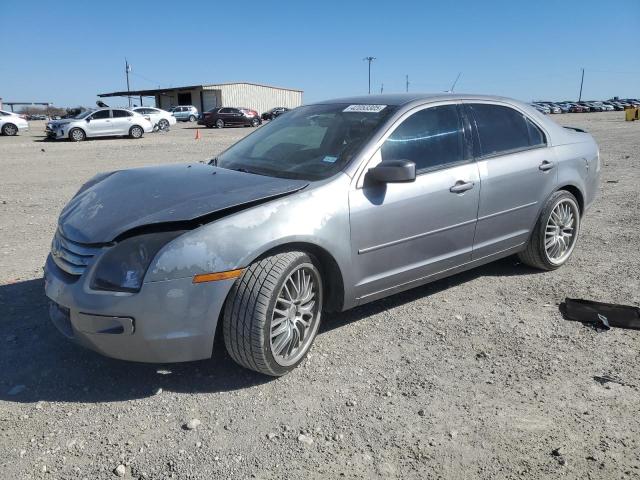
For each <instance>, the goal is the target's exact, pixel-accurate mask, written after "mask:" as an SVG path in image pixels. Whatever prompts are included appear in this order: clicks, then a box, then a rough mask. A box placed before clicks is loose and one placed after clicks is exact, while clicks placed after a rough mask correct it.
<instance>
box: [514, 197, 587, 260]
mask: <svg viewBox="0 0 640 480" xmlns="http://www.w3.org/2000/svg"><path fill="white" fill-rule="evenodd" d="M579 234H580V207H579V205H578V201H577V200H576V197H574V196H573V195H572V194H571V193H569V192H567V191H565V190H559V191H557V192H555V193H554V194H553V195H551V198H549V200H547V203H546V204H545V206H544V208H543V209H542V212H541V213H540V217H539V218H538V221H537V223H536V226H535V228H534V231H533V233H532V234H531V237H530V238H529V242H528V243H527V246H526V248H525V250H523V251H522V252H520V253H519V254H518V256H519V257H520V260H521V261H522V262H523V263H526V264H527V265H529V266H532V267H535V268H539V269H542V270H555V269H556V268H560V267H561V266H562V265H564V264H565V263H566V262H567V260H569V257H571V254H572V253H573V249H574V248H575V246H576V243H577V241H578V235H579Z"/></svg>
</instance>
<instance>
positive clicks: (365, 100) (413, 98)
mask: <svg viewBox="0 0 640 480" xmlns="http://www.w3.org/2000/svg"><path fill="white" fill-rule="evenodd" d="M447 100H448V101H451V100H492V101H499V102H508V103H513V102H517V103H522V102H520V101H518V100H514V99H512V98H507V97H501V96H496V95H476V94H471V93H446V92H445V93H389V94H387V93H385V94H376V95H360V96H354V97H344V98H336V99H331V100H324V101H321V102H315V104H317V105H322V104H331V103H349V104H351V103H353V104H362V105H395V106H398V107H401V106H404V105H408V104H410V103H420V102H422V101H429V102H438V101H447Z"/></svg>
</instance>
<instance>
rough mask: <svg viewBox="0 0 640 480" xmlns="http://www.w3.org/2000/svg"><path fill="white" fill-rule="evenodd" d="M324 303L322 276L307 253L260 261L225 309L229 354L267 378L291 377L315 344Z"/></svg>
mask: <svg viewBox="0 0 640 480" xmlns="http://www.w3.org/2000/svg"><path fill="white" fill-rule="evenodd" d="M322 300H323V291H322V278H321V276H320V271H319V270H318V268H317V267H316V265H315V262H314V259H313V258H312V257H310V256H309V255H308V254H306V253H304V252H297V251H294V252H285V253H279V254H276V255H273V256H270V257H266V258H263V259H261V260H259V261H256V262H255V263H253V264H252V265H250V266H249V267H248V268H247V269H246V271H245V272H244V273H243V275H242V276H241V277H240V278H239V279H238V280H237V281H236V283H235V284H234V285H233V288H232V289H231V292H230V294H229V297H228V298H227V301H226V304H225V309H224V315H223V330H224V341H225V345H226V347H227V351H228V352H229V355H231V358H233V359H234V360H235V361H236V362H237V363H239V364H240V365H242V366H244V367H246V368H249V369H251V370H255V371H257V372H260V373H263V374H265V375H271V376H276V377H277V376H281V375H284V374H286V373H288V372H290V371H291V370H293V369H294V368H296V367H297V366H298V365H299V364H300V363H301V362H302V361H303V360H304V358H305V357H306V355H307V353H308V352H309V349H310V348H311V345H312V344H313V340H314V339H315V336H316V334H317V332H318V327H319V325H320V316H321V312H322Z"/></svg>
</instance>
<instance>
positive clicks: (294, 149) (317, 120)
mask: <svg viewBox="0 0 640 480" xmlns="http://www.w3.org/2000/svg"><path fill="white" fill-rule="evenodd" d="M395 110H396V107H394V106H390V105H350V104H342V103H340V104H328V105H308V106H303V107H299V108H297V109H295V110H292V111H290V112H288V113H287V114H286V115H283V116H282V117H279V118H278V119H277V120H275V121H273V122H270V123H269V124H267V125H265V126H263V127H261V128H260V129H258V130H257V131H256V132H255V133H253V134H251V135H249V136H248V137H246V138H244V139H243V140H240V141H239V142H238V143H236V144H235V145H233V146H231V147H230V148H229V149H228V150H226V151H225V152H223V153H222V154H221V155H219V156H218V158H217V159H215V160H214V161H213V162H212V163H213V164H215V165H217V166H219V167H222V168H227V169H231V170H239V171H244V172H249V173H257V174H259V175H267V176H272V177H282V178H296V179H305V180H321V179H323V178H328V177H330V176H332V175H334V174H335V173H337V172H338V171H340V170H342V168H343V167H344V166H345V165H347V164H348V163H349V162H350V161H351V159H352V158H353V157H354V155H355V154H356V153H358V151H359V150H360V148H362V146H363V145H364V144H365V142H366V141H367V140H369V139H370V138H371V136H372V135H373V133H374V132H375V131H376V130H377V129H378V127H379V126H380V125H381V124H382V123H383V121H384V120H385V119H386V118H388V117H389V116H390V115H391V114H392V113H393V112H394V111H395Z"/></svg>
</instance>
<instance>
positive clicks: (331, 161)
mask: <svg viewBox="0 0 640 480" xmlns="http://www.w3.org/2000/svg"><path fill="white" fill-rule="evenodd" d="M336 160H338V157H332V156H331V155H327V156H326V157H324V158H323V159H322V161H323V162H327V163H336Z"/></svg>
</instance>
